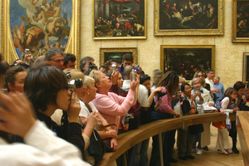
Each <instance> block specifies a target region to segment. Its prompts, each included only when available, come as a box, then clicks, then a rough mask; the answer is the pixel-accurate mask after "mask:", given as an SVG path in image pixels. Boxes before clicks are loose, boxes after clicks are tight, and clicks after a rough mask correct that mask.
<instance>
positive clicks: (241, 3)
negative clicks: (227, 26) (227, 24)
mask: <svg viewBox="0 0 249 166" xmlns="http://www.w3.org/2000/svg"><path fill="white" fill-rule="evenodd" d="M233 42H249V0H233Z"/></svg>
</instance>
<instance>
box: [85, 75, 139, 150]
mask: <svg viewBox="0 0 249 166" xmlns="http://www.w3.org/2000/svg"><path fill="white" fill-rule="evenodd" d="M89 76H91V77H92V78H93V79H94V80H95V87H96V88H97V92H98V93H97V95H96V98H95V99H94V100H93V103H94V105H95V106H96V108H97V109H98V110H99V112H100V113H101V114H102V116H103V117H104V118H105V119H106V120H107V122H108V123H109V124H116V125H117V127H118V126H119V124H120V117H121V116H124V115H125V114H127V112H128V110H129V109H130V108H131V106H132V105H134V104H135V102H136V96H135V91H136V88H137V86H138V82H137V80H134V81H132V82H131V84H130V89H129V92H128V94H127V96H126V97H122V96H119V95H117V94H115V93H113V92H109V91H110V89H111V86H112V82H111V80H110V78H109V77H107V76H106V75H105V74H104V73H102V72H101V71H97V70H93V71H92V72H91V73H90V75H89ZM110 146H111V148H114V149H116V148H117V139H116V138H113V139H111V142H110Z"/></svg>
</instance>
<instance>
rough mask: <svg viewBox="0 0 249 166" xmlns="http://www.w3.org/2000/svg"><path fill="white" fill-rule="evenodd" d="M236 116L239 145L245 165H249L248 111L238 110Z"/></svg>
mask: <svg viewBox="0 0 249 166" xmlns="http://www.w3.org/2000/svg"><path fill="white" fill-rule="evenodd" d="M237 115H238V116H237V117H238V125H237V130H238V135H239V140H240V147H241V152H242V156H243V161H244V165H245V166H249V112H248V111H239V112H237Z"/></svg>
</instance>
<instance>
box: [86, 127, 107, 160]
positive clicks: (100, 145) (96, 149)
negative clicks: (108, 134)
mask: <svg viewBox="0 0 249 166" xmlns="http://www.w3.org/2000/svg"><path fill="white" fill-rule="evenodd" d="M87 151H88V153H89V155H90V156H92V157H94V160H95V165H98V164H99V162H100V161H101V160H102V158H103V155H104V153H105V143H104V142H103V140H102V139H101V138H100V136H99V134H98V132H97V131H96V130H93V133H92V135H91V137H90V145H89V147H88V149H87Z"/></svg>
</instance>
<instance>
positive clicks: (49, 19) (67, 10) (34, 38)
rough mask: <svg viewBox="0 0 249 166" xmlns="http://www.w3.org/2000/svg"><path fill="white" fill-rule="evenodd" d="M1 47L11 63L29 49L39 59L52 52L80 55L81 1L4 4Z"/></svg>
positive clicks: (8, 0)
mask: <svg viewBox="0 0 249 166" xmlns="http://www.w3.org/2000/svg"><path fill="white" fill-rule="evenodd" d="M1 3H2V4H1V5H2V11H3V14H2V16H3V17H2V30H3V31H2V47H1V49H2V50H1V52H2V53H3V55H4V56H5V59H6V60H7V61H8V62H13V61H14V60H15V59H17V58H22V55H23V53H24V50H25V49H29V50H30V51H31V54H32V55H33V56H34V57H35V58H36V57H38V56H40V55H43V54H44V53H45V52H46V51H47V50H48V49H49V48H52V47H57V48H60V49H62V50H64V51H65V52H70V53H74V54H76V55H79V52H80V48H79V46H80V40H79V38H80V35H79V34H80V29H79V26H80V10H79V9H80V0H2V2H1Z"/></svg>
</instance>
